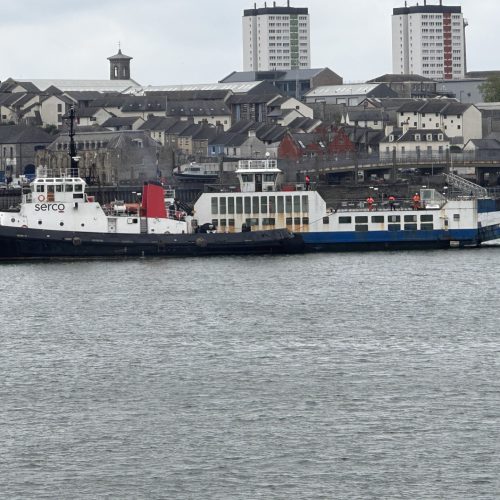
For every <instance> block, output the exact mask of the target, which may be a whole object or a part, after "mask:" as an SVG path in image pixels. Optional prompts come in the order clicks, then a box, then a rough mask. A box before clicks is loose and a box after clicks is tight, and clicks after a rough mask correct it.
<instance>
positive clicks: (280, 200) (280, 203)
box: [278, 196, 285, 214]
mask: <svg viewBox="0 0 500 500" xmlns="http://www.w3.org/2000/svg"><path fill="white" fill-rule="evenodd" d="M278 213H279V214H283V213H285V206H284V204H283V196H278Z"/></svg>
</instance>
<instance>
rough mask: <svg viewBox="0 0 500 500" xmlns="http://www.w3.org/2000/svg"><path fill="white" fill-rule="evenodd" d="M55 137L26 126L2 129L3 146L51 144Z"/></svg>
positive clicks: (0, 132) (36, 128)
mask: <svg viewBox="0 0 500 500" xmlns="http://www.w3.org/2000/svg"><path fill="white" fill-rule="evenodd" d="M53 140H54V136H52V135H50V134H48V133H47V132H45V130H42V129H41V128H38V127H31V126H26V125H3V126H1V127H0V143H1V144H20V143H23V144H31V143H43V144H50V143H51V142H52V141H53Z"/></svg>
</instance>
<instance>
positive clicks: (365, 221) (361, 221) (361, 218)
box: [354, 215, 368, 224]
mask: <svg viewBox="0 0 500 500" xmlns="http://www.w3.org/2000/svg"><path fill="white" fill-rule="evenodd" d="M354 222H355V223H356V224H368V217H367V216H366V215H358V216H357V217H355V218H354Z"/></svg>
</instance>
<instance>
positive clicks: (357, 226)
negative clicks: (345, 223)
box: [354, 224, 368, 233]
mask: <svg viewBox="0 0 500 500" xmlns="http://www.w3.org/2000/svg"><path fill="white" fill-rule="evenodd" d="M354 230H355V231H359V232H362V233H365V232H367V231H368V224H355V226H354Z"/></svg>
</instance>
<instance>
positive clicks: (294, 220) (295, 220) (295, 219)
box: [293, 217, 300, 226]
mask: <svg viewBox="0 0 500 500" xmlns="http://www.w3.org/2000/svg"><path fill="white" fill-rule="evenodd" d="M293 223H294V224H295V225H296V226H300V217H294V218H293Z"/></svg>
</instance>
